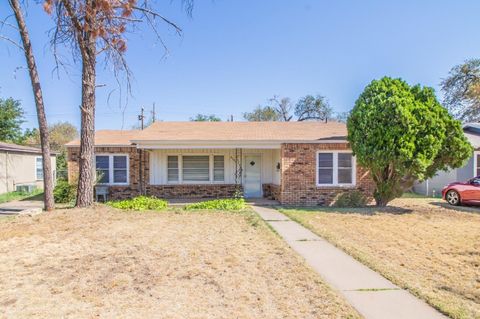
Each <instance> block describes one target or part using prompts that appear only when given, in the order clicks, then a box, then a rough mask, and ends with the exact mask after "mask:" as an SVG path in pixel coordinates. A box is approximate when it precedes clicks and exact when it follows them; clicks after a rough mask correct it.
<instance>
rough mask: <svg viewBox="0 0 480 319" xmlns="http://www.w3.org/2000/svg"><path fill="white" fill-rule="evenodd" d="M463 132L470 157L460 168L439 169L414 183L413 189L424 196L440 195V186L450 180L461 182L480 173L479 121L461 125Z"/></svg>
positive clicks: (450, 181)
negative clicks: (467, 142) (433, 174)
mask: <svg viewBox="0 0 480 319" xmlns="http://www.w3.org/2000/svg"><path fill="white" fill-rule="evenodd" d="M463 133H464V134H465V137H466V138H467V139H468V141H469V142H470V144H472V146H473V148H474V151H473V153H472V157H470V159H469V160H468V161H467V163H466V164H465V165H464V166H463V167H460V168H457V169H453V170H450V171H448V172H445V171H440V172H438V173H437V174H436V175H435V176H434V177H433V178H430V179H427V180H426V181H424V182H421V183H416V184H415V185H414V186H413V191H414V192H415V193H418V194H422V195H426V196H441V192H442V188H443V187H444V186H446V185H447V184H449V183H452V182H457V181H460V182H463V181H466V180H468V179H470V178H472V177H475V176H479V175H480V123H468V124H465V125H464V126H463Z"/></svg>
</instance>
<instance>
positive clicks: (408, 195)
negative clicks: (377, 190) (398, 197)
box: [402, 192, 428, 198]
mask: <svg viewBox="0 0 480 319" xmlns="http://www.w3.org/2000/svg"><path fill="white" fill-rule="evenodd" d="M402 198H428V197H427V196H425V195H422V194H417V193H414V192H405V193H403V194H402Z"/></svg>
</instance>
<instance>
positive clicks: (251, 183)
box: [243, 155, 262, 198]
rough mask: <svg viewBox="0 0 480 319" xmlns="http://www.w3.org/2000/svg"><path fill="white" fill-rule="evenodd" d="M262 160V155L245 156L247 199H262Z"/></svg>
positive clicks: (245, 190)
mask: <svg viewBox="0 0 480 319" xmlns="http://www.w3.org/2000/svg"><path fill="white" fill-rule="evenodd" d="M261 170H262V158H261V156H260V155H247V156H245V180H244V183H243V188H244V190H243V191H244V192H245V197H247V198H252V197H261V196H262V181H261Z"/></svg>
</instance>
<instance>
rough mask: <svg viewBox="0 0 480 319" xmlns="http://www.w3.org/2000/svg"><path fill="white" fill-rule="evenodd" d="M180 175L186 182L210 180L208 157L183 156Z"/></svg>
mask: <svg viewBox="0 0 480 319" xmlns="http://www.w3.org/2000/svg"><path fill="white" fill-rule="evenodd" d="M182 159H183V168H182V175H183V180H184V181H186V182H208V181H209V180H210V157H209V156H208V155H207V156H183V157H182Z"/></svg>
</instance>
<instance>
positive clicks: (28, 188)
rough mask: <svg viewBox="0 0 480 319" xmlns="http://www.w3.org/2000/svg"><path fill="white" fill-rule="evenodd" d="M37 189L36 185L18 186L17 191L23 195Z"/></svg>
mask: <svg viewBox="0 0 480 319" xmlns="http://www.w3.org/2000/svg"><path fill="white" fill-rule="evenodd" d="M36 188H37V186H36V185H17V187H16V188H15V190H16V191H17V192H21V193H31V192H33V191H34V190H35V189H36Z"/></svg>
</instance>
